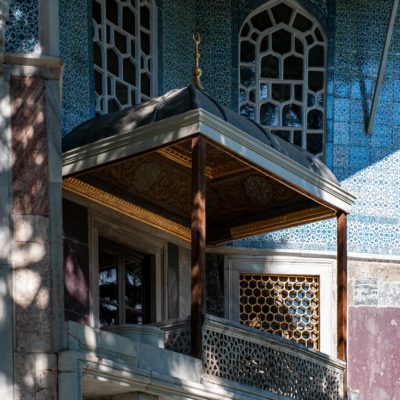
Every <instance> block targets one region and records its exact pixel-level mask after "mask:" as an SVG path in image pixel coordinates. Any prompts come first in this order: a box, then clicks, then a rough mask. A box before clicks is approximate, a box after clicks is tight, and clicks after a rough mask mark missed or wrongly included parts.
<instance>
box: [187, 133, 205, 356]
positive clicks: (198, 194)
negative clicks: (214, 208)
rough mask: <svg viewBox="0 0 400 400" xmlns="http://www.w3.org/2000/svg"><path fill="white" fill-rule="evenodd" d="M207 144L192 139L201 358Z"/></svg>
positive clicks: (195, 310)
mask: <svg viewBox="0 0 400 400" xmlns="http://www.w3.org/2000/svg"><path fill="white" fill-rule="evenodd" d="M205 166H206V143H205V140H204V138H203V137H201V136H197V137H195V138H193V139H192V218H191V221H192V225H191V236H192V305H191V339H192V342H191V352H192V356H193V357H197V358H201V355H202V329H203V320H204V313H205V295H204V291H205V268H206V177H205Z"/></svg>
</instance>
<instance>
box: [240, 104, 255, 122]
mask: <svg viewBox="0 0 400 400" xmlns="http://www.w3.org/2000/svg"><path fill="white" fill-rule="evenodd" d="M240 115H243V116H244V117H246V118H248V119H252V120H254V119H255V116H256V111H255V108H254V106H251V105H250V104H243V105H242V106H241V107H240Z"/></svg>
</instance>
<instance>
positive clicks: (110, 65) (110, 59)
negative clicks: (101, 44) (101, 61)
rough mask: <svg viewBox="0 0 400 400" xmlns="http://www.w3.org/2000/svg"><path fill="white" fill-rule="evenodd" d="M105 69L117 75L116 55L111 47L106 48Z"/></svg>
mask: <svg viewBox="0 0 400 400" xmlns="http://www.w3.org/2000/svg"><path fill="white" fill-rule="evenodd" d="M107 69H108V71H110V72H111V73H112V74H114V75H115V76H118V73H119V68H118V56H117V54H116V53H115V51H114V50H113V49H107Z"/></svg>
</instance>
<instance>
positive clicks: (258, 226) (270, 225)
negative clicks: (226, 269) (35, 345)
mask: <svg viewBox="0 0 400 400" xmlns="http://www.w3.org/2000/svg"><path fill="white" fill-rule="evenodd" d="M334 216H335V211H333V210H329V209H327V208H325V207H312V208H308V209H306V210H301V211H295V212H292V213H289V214H286V215H284V216H282V217H275V218H270V219H267V220H264V221H257V222H254V223H251V224H245V225H241V226H237V227H235V228H232V229H231V230H230V234H231V240H236V239H242V238H244V237H249V236H253V235H258V234H262V233H269V232H274V231H277V230H280V229H286V228H291V227H293V226H297V225H302V224H308V223H311V222H316V221H321V220H323V219H327V218H333V217H334Z"/></svg>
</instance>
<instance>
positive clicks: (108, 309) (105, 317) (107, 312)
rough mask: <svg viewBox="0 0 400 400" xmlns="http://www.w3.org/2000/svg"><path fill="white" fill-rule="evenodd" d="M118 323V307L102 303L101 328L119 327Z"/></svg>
mask: <svg viewBox="0 0 400 400" xmlns="http://www.w3.org/2000/svg"><path fill="white" fill-rule="evenodd" d="M118 323H119V321H118V307H117V306H115V305H113V304H110V303H107V302H103V301H101V302H100V327H104V326H112V325H117V324H118Z"/></svg>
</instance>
